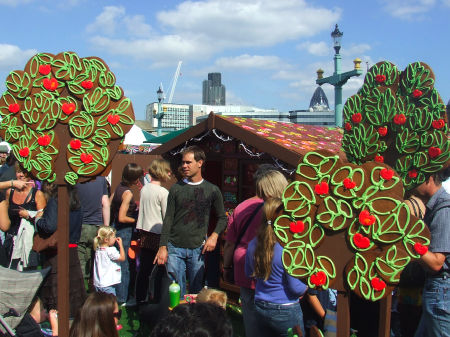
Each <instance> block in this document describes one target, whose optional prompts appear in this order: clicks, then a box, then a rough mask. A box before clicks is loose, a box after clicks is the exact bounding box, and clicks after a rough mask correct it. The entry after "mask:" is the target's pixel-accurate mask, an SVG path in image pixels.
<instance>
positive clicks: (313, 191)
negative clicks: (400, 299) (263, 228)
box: [273, 151, 430, 301]
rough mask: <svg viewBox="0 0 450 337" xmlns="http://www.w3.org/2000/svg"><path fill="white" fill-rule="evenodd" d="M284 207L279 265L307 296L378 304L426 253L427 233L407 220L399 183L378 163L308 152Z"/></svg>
mask: <svg viewBox="0 0 450 337" xmlns="http://www.w3.org/2000/svg"><path fill="white" fill-rule="evenodd" d="M283 203H284V213H283V214H282V215H281V216H279V217H278V218H277V219H276V221H275V223H274V225H273V226H274V231H275V234H276V236H277V238H278V241H279V243H280V244H281V245H282V246H283V264H284V266H285V268H286V270H287V271H288V273H289V274H291V275H292V276H295V277H298V278H300V279H303V280H304V281H305V283H307V284H308V286H309V287H312V288H322V289H327V288H329V287H333V288H337V289H338V290H341V291H345V289H346V288H350V289H351V290H353V291H354V292H356V293H357V294H358V295H360V296H361V297H363V298H365V299H367V300H372V301H376V300H378V299H380V298H382V297H383V296H386V295H388V294H389V293H390V292H389V291H388V290H389V289H391V287H392V286H394V285H395V284H397V283H398V282H399V280H400V273H401V272H402V270H403V268H404V267H405V266H406V265H407V264H408V263H409V262H410V261H411V260H412V259H417V258H419V257H420V255H421V254H424V253H425V252H426V251H427V249H428V248H427V246H428V245H429V242H430V241H429V231H428V229H427V227H426V226H425V224H424V223H423V221H421V220H419V219H417V218H415V217H414V216H413V215H411V214H410V210H409V208H408V206H407V205H406V204H405V203H404V202H403V185H402V181H401V179H400V177H399V176H398V174H396V173H395V172H394V170H392V169H391V168H390V167H389V166H388V165H386V164H383V163H373V162H369V163H365V164H362V165H356V164H350V163H345V162H343V161H342V160H341V159H339V157H338V156H337V155H335V154H333V153H331V152H328V151H320V152H309V153H308V154H307V155H306V156H305V157H304V158H303V161H302V162H301V163H300V164H299V165H298V168H297V171H296V179H295V180H294V181H293V182H292V183H291V184H289V185H288V187H287V188H286V189H285V191H284V194H283ZM333 237H335V238H337V239H338V240H337V241H336V240H334V241H331V238H333ZM321 249H322V250H321ZM344 271H345V272H344ZM335 281H338V282H337V283H335ZM343 286H344V287H343Z"/></svg>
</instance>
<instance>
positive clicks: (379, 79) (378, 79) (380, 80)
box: [375, 75, 386, 83]
mask: <svg viewBox="0 0 450 337" xmlns="http://www.w3.org/2000/svg"><path fill="white" fill-rule="evenodd" d="M375 81H376V82H378V83H383V82H384V81H386V76H385V75H377V76H375Z"/></svg>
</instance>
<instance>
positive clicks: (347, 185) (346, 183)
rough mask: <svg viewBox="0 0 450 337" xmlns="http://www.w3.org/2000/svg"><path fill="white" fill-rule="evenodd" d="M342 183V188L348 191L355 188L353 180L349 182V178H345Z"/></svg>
mask: <svg viewBox="0 0 450 337" xmlns="http://www.w3.org/2000/svg"><path fill="white" fill-rule="evenodd" d="M343 183H344V187H345V188H346V189H348V190H351V189H353V188H355V186H356V183H355V182H354V181H353V180H351V179H350V178H345V179H344V181H343Z"/></svg>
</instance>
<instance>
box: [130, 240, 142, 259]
mask: <svg viewBox="0 0 450 337" xmlns="http://www.w3.org/2000/svg"><path fill="white" fill-rule="evenodd" d="M139 249H140V247H139V244H138V242H137V241H136V240H132V241H131V243H130V248H128V257H129V258H130V259H132V260H134V259H135V258H136V255H138V254H139Z"/></svg>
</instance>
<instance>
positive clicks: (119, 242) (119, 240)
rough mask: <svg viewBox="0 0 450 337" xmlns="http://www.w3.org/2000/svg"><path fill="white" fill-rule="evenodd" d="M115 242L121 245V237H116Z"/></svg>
mask: <svg viewBox="0 0 450 337" xmlns="http://www.w3.org/2000/svg"><path fill="white" fill-rule="evenodd" d="M116 242H117V243H118V244H119V246H122V238H120V237H117V238H116Z"/></svg>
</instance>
